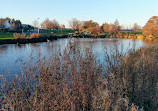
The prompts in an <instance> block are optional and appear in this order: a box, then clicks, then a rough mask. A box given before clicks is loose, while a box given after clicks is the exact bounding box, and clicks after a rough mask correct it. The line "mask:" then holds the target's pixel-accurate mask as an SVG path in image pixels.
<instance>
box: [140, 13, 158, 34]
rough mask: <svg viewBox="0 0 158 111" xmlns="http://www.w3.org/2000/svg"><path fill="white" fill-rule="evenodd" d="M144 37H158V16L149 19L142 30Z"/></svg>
mask: <svg viewBox="0 0 158 111" xmlns="http://www.w3.org/2000/svg"><path fill="white" fill-rule="evenodd" d="M142 33H143V35H145V36H149V35H152V36H154V37H158V16H153V17H151V18H150V19H149V20H148V22H147V23H146V24H145V26H144V27H143V29H142Z"/></svg>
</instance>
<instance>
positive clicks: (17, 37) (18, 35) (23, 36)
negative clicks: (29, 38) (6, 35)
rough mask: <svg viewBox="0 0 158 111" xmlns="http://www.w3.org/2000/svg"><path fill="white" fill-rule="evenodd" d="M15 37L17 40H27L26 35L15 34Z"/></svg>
mask: <svg viewBox="0 0 158 111" xmlns="http://www.w3.org/2000/svg"><path fill="white" fill-rule="evenodd" d="M13 35H14V38H15V39H24V38H26V34H20V33H14V34H13Z"/></svg>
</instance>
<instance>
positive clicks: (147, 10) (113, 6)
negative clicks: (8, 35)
mask: <svg viewBox="0 0 158 111" xmlns="http://www.w3.org/2000/svg"><path fill="white" fill-rule="evenodd" d="M0 4H1V5H0V17H11V18H15V19H20V20H21V21H22V23H25V24H32V21H33V20H35V19H37V18H40V19H39V22H42V21H43V20H44V19H45V18H47V17H48V18H50V19H54V18H55V19H56V20H57V21H59V23H60V24H65V25H66V26H67V27H68V26H69V23H68V22H69V21H70V20H71V19H72V18H77V19H79V20H93V21H96V22H98V23H99V24H100V25H101V24H102V23H104V22H107V23H113V22H114V21H115V19H118V20H119V22H120V24H121V25H124V26H127V25H128V26H129V27H130V25H131V26H132V25H133V24H134V23H138V24H139V25H141V26H144V25H145V23H146V22H147V21H148V19H149V18H150V17H152V16H156V15H158V0H130V1H129V0H1V1H0Z"/></svg>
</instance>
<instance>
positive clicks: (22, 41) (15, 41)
mask: <svg viewBox="0 0 158 111" xmlns="http://www.w3.org/2000/svg"><path fill="white" fill-rule="evenodd" d="M69 37H75V38H107V37H99V36H97V37H92V36H88V35H86V36H70V35H62V36H55V35H51V36H40V37H39V38H24V39H2V40H0V45H3V44H27V43H39V42H47V41H48V40H49V41H52V40H57V39H61V38H69Z"/></svg>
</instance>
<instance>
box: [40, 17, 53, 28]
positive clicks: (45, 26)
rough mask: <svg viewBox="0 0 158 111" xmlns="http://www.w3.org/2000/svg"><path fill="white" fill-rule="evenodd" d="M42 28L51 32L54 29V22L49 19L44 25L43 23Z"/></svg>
mask: <svg viewBox="0 0 158 111" xmlns="http://www.w3.org/2000/svg"><path fill="white" fill-rule="evenodd" d="M41 27H42V28H43V29H47V30H51V29H52V28H53V22H52V21H51V20H50V19H49V18H46V19H45V20H44V21H43V22H42V23H41Z"/></svg>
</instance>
